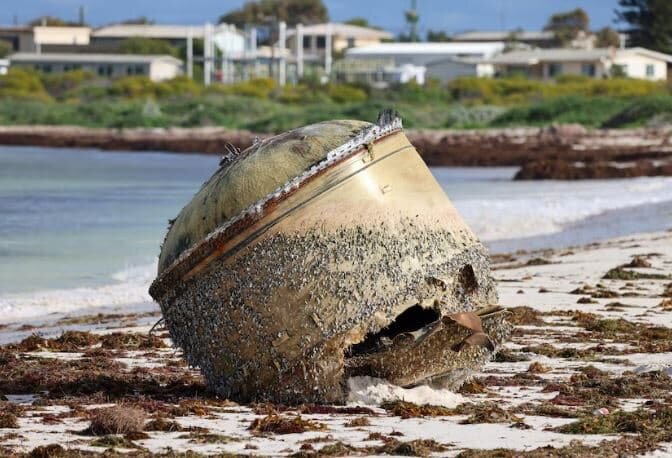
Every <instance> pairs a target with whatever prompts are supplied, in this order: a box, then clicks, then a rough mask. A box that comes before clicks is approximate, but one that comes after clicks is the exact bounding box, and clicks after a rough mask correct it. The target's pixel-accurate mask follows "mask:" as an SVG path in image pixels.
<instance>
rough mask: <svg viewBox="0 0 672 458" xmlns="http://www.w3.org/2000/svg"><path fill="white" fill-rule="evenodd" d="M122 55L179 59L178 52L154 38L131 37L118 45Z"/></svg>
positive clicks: (168, 44)
mask: <svg viewBox="0 0 672 458" xmlns="http://www.w3.org/2000/svg"><path fill="white" fill-rule="evenodd" d="M119 52H120V53H122V54H166V55H168V56H174V57H179V56H180V50H179V49H177V48H176V47H175V46H173V45H171V44H170V43H169V42H167V41H165V40H157V39H154V38H145V37H131V38H126V39H125V40H123V41H122V42H121V43H119Z"/></svg>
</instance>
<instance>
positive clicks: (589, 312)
mask: <svg viewBox="0 0 672 458" xmlns="http://www.w3.org/2000/svg"><path fill="white" fill-rule="evenodd" d="M493 261H494V263H495V264H494V271H493V275H494V277H495V278H496V280H497V283H498V292H499V297H500V303H501V305H503V306H505V307H507V308H509V309H510V312H511V321H512V322H513V323H515V325H516V330H515V332H514V334H513V336H512V338H511V339H510V340H509V341H508V342H507V343H506V345H505V347H504V348H503V349H501V350H500V351H499V353H498V354H497V356H496V358H495V360H494V361H493V362H491V363H489V364H487V365H486V367H485V368H484V369H483V371H482V372H481V373H479V374H476V376H475V378H474V379H473V381H472V382H470V383H468V384H467V385H465V386H464V387H463V388H462V389H461V390H460V392H459V393H451V392H447V391H444V390H430V389H428V388H426V387H416V388H414V389H407V390H403V389H400V388H398V387H392V386H390V385H384V384H380V383H378V382H377V381H375V380H354V381H351V388H352V389H351V398H350V399H351V401H352V402H351V403H350V404H348V405H346V406H314V405H304V406H300V407H293V408H288V407H285V406H281V405H268V404H257V405H237V404H235V403H232V402H229V401H227V400H225V399H217V398H215V397H213V396H212V395H210V394H208V391H207V388H206V386H205V385H204V383H203V381H202V379H201V377H200V374H199V372H198V371H197V370H194V369H192V368H189V367H187V366H186V365H185V363H184V361H183V360H182V358H181V355H180V352H179V350H178V349H175V348H172V346H171V342H170V339H169V336H168V334H167V333H166V331H165V330H164V329H162V328H161V327H160V326H159V327H157V328H156V329H154V332H153V333H152V334H151V335H150V334H149V331H150V329H151V328H152V326H153V325H154V324H155V323H156V322H157V321H158V319H159V317H160V312H159V310H158V306H156V305H153V304H151V303H147V304H144V305H141V306H138V307H135V308H132V309H129V308H128V307H127V306H123V307H117V308H109V307H104V308H101V307H92V308H89V309H88V310H78V311H77V312H76V313H67V312H63V311H61V312H56V311H50V312H51V313H48V314H44V315H43V316H41V317H34V316H32V317H25V318H24V319H9V320H8V319H7V318H6V317H5V319H4V321H3V318H0V323H1V324H0V342H2V348H1V349H0V369H1V370H0V374H1V375H0V394H1V395H2V401H1V402H2V408H0V412H1V413H0V426H1V427H0V450H2V453H3V454H9V455H12V454H14V455H20V454H23V453H28V452H31V451H33V452H34V453H41V454H36V455H34V456H59V454H65V453H66V451H67V452H68V453H74V452H73V451H74V450H77V453H81V454H86V453H89V452H97V453H99V452H102V451H104V450H105V449H109V448H113V449H115V450H116V451H118V452H132V453H134V454H136V455H145V454H149V453H163V454H166V455H171V456H172V455H175V454H177V453H181V452H186V451H192V452H195V453H203V454H212V453H229V454H245V455H292V454H297V456H312V455H317V454H319V455H332V456H343V455H350V456H352V455H384V454H392V455H420V456H426V455H436V456H439V455H440V456H463V457H464V456H468V457H473V456H534V457H537V456H539V457H541V456H634V455H642V456H667V455H668V454H670V453H672V435H670V431H671V430H672V429H671V426H672V423H671V422H672V378H671V377H672V363H671V361H672V329H671V328H670V323H672V277H671V276H670V274H671V273H672V232H669V231H667V232H657V233H647V234H640V235H636V236H629V237H624V238H618V239H612V240H607V241H604V242H600V243H593V244H591V245H588V246H583V247H577V248H571V249H562V250H556V251H552V250H542V251H536V252H517V253H514V254H511V255H497V256H494V257H493ZM19 315H20V314H19ZM114 406H117V407H114ZM117 409H119V410H118V411H117ZM120 418H121V419H123V421H122V420H120Z"/></svg>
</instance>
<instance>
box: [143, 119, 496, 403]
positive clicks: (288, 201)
mask: <svg viewBox="0 0 672 458" xmlns="http://www.w3.org/2000/svg"><path fill="white" fill-rule="evenodd" d="M150 293H151V295H152V296H153V297H154V298H155V299H156V300H157V301H158V302H159V303H160V304H161V309H162V312H163V315H164V317H165V319H166V323H167V326H168V329H169V331H170V334H171V336H172V338H173V339H174V341H175V343H176V344H177V345H178V346H180V347H181V348H182V349H183V350H184V353H185V355H186V357H187V358H188V360H189V362H190V363H191V364H193V365H196V366H199V367H200V368H201V370H202V371H203V373H204V374H205V377H206V379H207V381H208V383H209V385H210V386H211V387H212V388H213V389H214V390H215V391H217V392H218V393H219V394H220V395H222V396H225V397H228V398H231V399H236V400H239V401H250V400H273V401H276V402H287V403H296V402H341V401H343V400H344V399H345V396H346V392H345V383H346V378H347V377H349V376H355V375H371V376H376V377H381V378H386V379H388V380H390V381H392V382H395V383H398V384H400V385H403V386H409V385H414V384H417V383H422V382H427V381H432V380H438V379H442V380H448V381H449V384H450V385H453V386H454V385H458V384H459V383H460V382H461V381H463V380H464V377H465V375H464V374H466V373H467V372H468V370H470V369H474V368H476V367H478V366H479V365H480V364H482V363H483V362H484V361H485V360H487V358H488V357H489V356H490V355H491V354H492V352H493V351H494V347H495V345H497V343H498V342H500V341H501V339H502V338H504V337H505V336H506V334H507V333H508V331H509V328H508V326H507V325H506V323H505V321H504V320H503V318H502V314H501V313H499V311H498V309H496V308H495V307H493V306H494V305H496V304H497V296H496V291H495V287H494V284H493V281H492V279H491V277H490V272H489V264H488V258H487V253H486V251H485V249H484V247H483V246H482V244H481V243H480V242H479V241H478V240H477V239H476V237H475V236H474V235H473V234H472V232H471V231H470V230H469V228H468V227H467V226H466V225H465V223H464V221H463V220H462V218H461V217H460V216H459V215H458V213H457V211H456V210H455V208H454V207H453V205H452V204H451V203H450V201H449V200H448V198H447V197H446V195H445V194H444V192H443V190H442V189H441V187H440V186H439V184H438V183H437V182H436V180H435V179H434V178H433V176H432V175H431V173H430V171H429V170H428V168H427V167H426V166H425V164H424V163H423V161H422V159H421V158H420V156H419V155H418V153H417V152H416V150H415V149H414V148H413V146H412V145H411V144H410V143H409V141H408V139H407V138H406V136H405V135H404V134H403V132H402V130H401V121H400V120H399V119H398V118H397V117H395V116H393V115H392V114H390V113H389V112H385V113H383V114H382V115H381V116H380V118H379V121H378V123H377V124H368V123H362V122H357V121H332V122H327V123H320V124H315V125H312V126H307V127H304V128H300V129H296V130H294V131H291V132H289V133H286V134H282V135H280V136H277V137H273V138H272V139H271V140H269V141H267V142H263V143H259V144H256V145H253V146H252V147H250V148H249V149H248V150H246V151H244V152H242V153H240V154H238V155H237V157H235V158H232V160H230V161H226V163H225V164H223V165H222V167H221V168H220V170H218V171H217V172H216V173H215V175H213V177H212V178H211V179H210V180H209V181H208V182H206V184H204V186H203V187H202V188H201V190H200V191H199V193H198V194H197V195H196V196H195V197H194V199H193V200H192V201H191V202H190V203H189V204H188V205H187V206H186V207H185V208H184V209H183V210H182V212H181V213H180V215H179V216H178V217H177V219H176V220H175V221H174V223H173V224H172V227H171V228H170V230H169V232H168V234H167V236H166V240H165V242H164V245H163V248H162V253H161V257H160V260H159V276H158V277H157V279H156V280H155V281H154V283H153V284H152V287H151V289H150ZM459 312H466V314H465V313H459ZM479 317H480V318H482V320H480V319H479ZM481 325H482V326H481ZM395 361H396V362H395ZM401 361H403V368H400V367H399V363H400V362H401Z"/></svg>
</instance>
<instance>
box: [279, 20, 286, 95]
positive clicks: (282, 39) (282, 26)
mask: <svg viewBox="0 0 672 458" xmlns="http://www.w3.org/2000/svg"><path fill="white" fill-rule="evenodd" d="M278 44H279V48H280V49H279V52H280V58H279V59H278V67H279V68H278V86H284V85H285V83H286V82H287V57H286V55H285V52H286V50H287V24H286V23H285V21H280V23H279V24H278Z"/></svg>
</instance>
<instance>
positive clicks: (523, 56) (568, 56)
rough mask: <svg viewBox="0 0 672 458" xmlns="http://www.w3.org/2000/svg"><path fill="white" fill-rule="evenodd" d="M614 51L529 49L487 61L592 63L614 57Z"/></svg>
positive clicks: (495, 62) (503, 62)
mask: <svg viewBox="0 0 672 458" xmlns="http://www.w3.org/2000/svg"><path fill="white" fill-rule="evenodd" d="M614 53H615V50H614V49H611V48H596V49H569V48H554V49H530V50H525V51H512V52H507V53H503V54H499V55H497V56H494V57H492V58H491V59H488V60H487V62H488V63H492V64H508V65H534V64H536V63H539V62H594V61H597V60H601V59H608V58H611V57H614Z"/></svg>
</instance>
